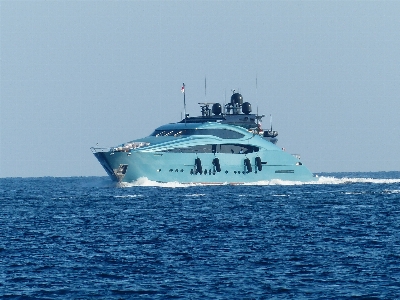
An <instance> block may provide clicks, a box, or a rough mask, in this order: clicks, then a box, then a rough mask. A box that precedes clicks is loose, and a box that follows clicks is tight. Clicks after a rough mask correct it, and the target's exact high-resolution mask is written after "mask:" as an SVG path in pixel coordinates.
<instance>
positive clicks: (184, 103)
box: [182, 83, 186, 126]
mask: <svg viewBox="0 0 400 300" xmlns="http://www.w3.org/2000/svg"><path fill="white" fill-rule="evenodd" d="M182 90H183V111H184V114H185V126H186V95H185V93H186V91H185V83H183V84H182Z"/></svg>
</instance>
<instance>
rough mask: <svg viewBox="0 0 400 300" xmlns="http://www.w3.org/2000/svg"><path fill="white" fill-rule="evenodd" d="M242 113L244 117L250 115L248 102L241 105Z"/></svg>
mask: <svg viewBox="0 0 400 300" xmlns="http://www.w3.org/2000/svg"><path fill="white" fill-rule="evenodd" d="M242 112H243V113H244V114H246V115H248V114H249V113H251V104H250V103H249V102H245V103H243V105H242Z"/></svg>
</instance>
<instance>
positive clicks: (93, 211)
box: [0, 172, 400, 299]
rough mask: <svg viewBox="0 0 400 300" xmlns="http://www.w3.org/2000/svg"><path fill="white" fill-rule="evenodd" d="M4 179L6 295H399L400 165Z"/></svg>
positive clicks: (0, 285) (1, 250) (2, 291)
mask: <svg viewBox="0 0 400 300" xmlns="http://www.w3.org/2000/svg"><path fill="white" fill-rule="evenodd" d="M318 175H319V180H318V181H317V182H315V183H311V184H302V183H299V182H280V181H271V182H257V183H253V184H249V185H236V186H231V185H220V186H197V185H182V184H178V183H168V184H157V183H155V182H151V181H148V180H146V179H143V180H140V181H138V182H134V183H132V184H124V185H116V184H114V183H112V182H111V181H110V180H109V179H108V178H107V177H69V178H53V177H44V178H2V179H0V201H1V205H0V298H1V299H396V298H397V299H398V298H400V172H376V173H322V174H318Z"/></svg>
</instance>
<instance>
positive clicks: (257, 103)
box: [256, 73, 259, 125]
mask: <svg viewBox="0 0 400 300" xmlns="http://www.w3.org/2000/svg"><path fill="white" fill-rule="evenodd" d="M256 105H257V125H258V124H259V121H258V91H257V73H256Z"/></svg>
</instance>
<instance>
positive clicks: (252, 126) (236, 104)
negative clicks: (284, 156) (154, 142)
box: [180, 93, 278, 144]
mask: <svg viewBox="0 0 400 300" xmlns="http://www.w3.org/2000/svg"><path fill="white" fill-rule="evenodd" d="M199 104H200V107H201V116H198V117H188V116H187V117H186V118H185V119H183V120H182V121H180V123H205V122H220V123H223V124H229V125H236V126H241V127H244V128H246V129H247V130H249V131H252V132H253V133H255V134H258V135H261V136H263V137H264V138H266V139H268V140H269V141H270V142H272V143H274V144H275V143H276V142H277V139H276V137H277V136H278V132H277V131H273V130H272V125H271V129H270V130H263V129H262V128H261V121H262V118H263V117H265V116H264V115H261V116H258V115H255V114H251V104H250V103H249V102H243V96H242V95H241V94H239V93H234V94H233V95H232V96H231V102H230V103H228V104H226V105H225V107H224V108H225V109H224V111H225V112H224V113H223V112H222V106H221V104H220V103H212V102H201V103H199ZM210 106H211V108H210Z"/></svg>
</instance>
